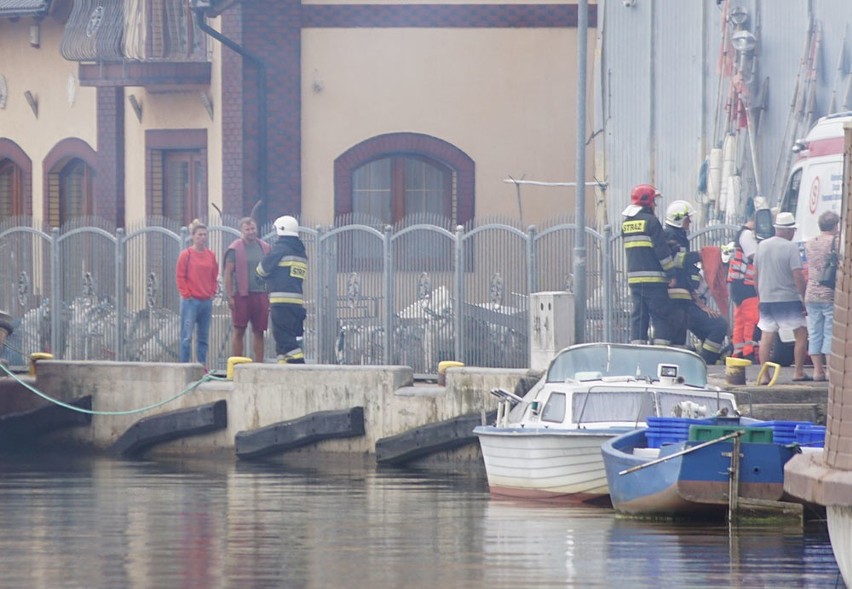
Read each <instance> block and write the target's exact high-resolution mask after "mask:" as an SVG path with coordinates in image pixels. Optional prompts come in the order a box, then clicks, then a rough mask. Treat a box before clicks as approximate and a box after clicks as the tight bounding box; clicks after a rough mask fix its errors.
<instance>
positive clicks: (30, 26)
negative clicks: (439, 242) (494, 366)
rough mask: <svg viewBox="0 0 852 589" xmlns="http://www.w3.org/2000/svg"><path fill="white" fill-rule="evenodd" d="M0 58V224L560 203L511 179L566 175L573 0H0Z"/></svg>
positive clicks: (440, 211)
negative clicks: (18, 219) (420, 0)
mask: <svg viewBox="0 0 852 589" xmlns="http://www.w3.org/2000/svg"><path fill="white" fill-rule="evenodd" d="M596 14H597V10H596V5H595V3H591V6H590V7H589V21H588V22H589V26H590V27H594V26H595V25H596ZM590 38H591V41H590V42H589V45H590V51H589V53H588V54H589V56H590V61H591V56H593V55H594V52H593V50H592V49H593V45H594V35H593V34H592V35H590ZM0 63H2V64H3V65H2V66H0V76H2V79H0V84H2V86H0V91H2V94H0V215H2V217H3V218H4V219H6V218H10V217H15V216H32V217H34V218H36V219H43V220H44V222H45V224H46V225H47V226H50V227H61V226H64V225H65V224H66V223H67V222H69V221H70V220H71V219H73V218H77V217H92V216H94V217H100V218H103V219H106V220H107V221H108V222H111V223H115V224H116V225H117V226H125V225H133V224H136V223H142V222H144V221H145V220H146V219H148V220H150V219H152V218H153V219H158V218H160V219H162V220H163V222H164V223H169V224H175V225H177V226H180V225H185V224H187V223H189V221H191V220H192V219H193V218H196V217H198V218H202V219H214V218H216V217H214V215H216V214H217V213H221V214H223V215H226V216H230V217H240V216H242V215H245V214H249V213H250V212H252V211H254V213H255V214H256V215H257V216H258V217H259V218H260V219H261V221H266V222H268V221H270V220H272V219H274V218H275V217H277V216H278V215H281V214H294V215H297V216H298V217H300V219H302V221H303V224H304V223H305V222H306V221H307V222H310V223H323V224H331V223H335V222H337V221H338V220H339V219H341V218H346V219H350V218H358V219H373V220H376V221H377V222H379V223H382V224H385V223H394V222H396V221H399V220H401V219H402V218H404V217H408V216H411V215H419V214H427V215H429V217H430V218H438V219H442V220H444V221H445V222H446V224H447V225H448V226H454V225H456V224H463V223H466V222H468V221H470V220H472V219H473V218H474V216H476V215H480V216H495V215H496V216H501V217H504V218H510V219H512V218H515V219H517V218H521V219H523V220H524V221H525V222H536V221H540V220H542V219H546V218H550V217H552V216H554V214H559V213H565V214H571V213H573V208H574V189H573V188H560V189H553V188H540V187H525V188H524V196H523V200H521V199H520V198H519V197H518V195H517V192H516V187H515V186H513V185H512V184H510V183H507V182H506V180H507V179H508V178H510V177H512V178H521V177H524V178H528V179H534V180H544V181H563V182H564V181H571V180H572V179H573V178H574V177H575V172H576V169H575V162H576V153H575V152H576V142H577V141H576V106H577V92H576V78H577V70H578V67H577V5H576V4H572V3H563V2H555V1H553V0H543V1H538V2H527V3H522V2H516V1H505V0H496V1H493V2H488V3H485V2H467V3H463V2H459V1H457V0H439V1H435V2H431V3H424V4H411V3H407V2H393V1H386V0H378V1H377V0H374V1H372V2H370V3H359V4H356V3H352V2H342V1H340V0H301V1H300V0H244V1H242V2H233V1H226V2H215V1H198V0H192V1H191V2H189V1H188V0H127V1H125V2H101V1H99V0H53V1H49V0H40V1H39V0H6V1H4V2H0ZM587 161H588V162H590V163H591V162H592V161H593V158H592V157H591V156H590V157H588V158H587ZM587 176H588V177H591V168H590V171H589V173H587Z"/></svg>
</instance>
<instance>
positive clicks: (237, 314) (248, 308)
mask: <svg viewBox="0 0 852 589" xmlns="http://www.w3.org/2000/svg"><path fill="white" fill-rule="evenodd" d="M231 317H232V318H233V320H234V327H248V324H249V322H251V330H252V331H254V332H255V333H260V332H262V331H266V328H267V327H268V326H269V294H268V293H265V292H250V293H249V294H248V295H247V296H244V297H242V296H240V295H236V296H235V297H234V309H233V311H232V312H231Z"/></svg>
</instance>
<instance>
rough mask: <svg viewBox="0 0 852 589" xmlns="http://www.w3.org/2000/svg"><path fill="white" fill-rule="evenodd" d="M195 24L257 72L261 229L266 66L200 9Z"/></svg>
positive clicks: (262, 217)
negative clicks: (229, 37) (226, 35)
mask: <svg viewBox="0 0 852 589" xmlns="http://www.w3.org/2000/svg"><path fill="white" fill-rule="evenodd" d="M193 10H194V11H195V17H196V22H197V23H198V28H199V29H201V30H202V31H204V32H205V33H207V34H208V35H210V36H211V37H213V38H214V39H216V40H217V41H219V42H220V43H221V44H222V45H224V46H225V47H227V48H228V49H230V50H232V51H234V52H235V53H238V54H240V55H241V56H242V57H243V59H245V60H247V61H249V62H251V64H252V65H254V67H255V69H256V71H257V102H258V104H257V125H258V129H257V145H258V148H257V175H258V181H257V185H258V192H259V193H260V194H259V196H260V202H259V203H258V205H259V206H258V207H257V219H255V221H257V227H258V229H261V230H262V228H263V225H264V224H265V223H266V214H267V205H268V202H267V192H268V178H267V175H266V165H267V151H266V150H267V146H266V119H267V116H266V66H265V65H264V63H263V60H261V59H260V58H259V57H257V56H256V55H254V54H253V53H251V52H249V51H248V50H247V49H246V48H245V47H242V46H241V45H238V44H237V43H235V42H234V41H232V40H231V39H228V38H227V37H225V36H224V35H222V33H220V32H219V31H217V30H216V29H214V28H212V27H210V25H208V24H207V21H206V20H205V16H204V9H203V8H202V7H194V8H193Z"/></svg>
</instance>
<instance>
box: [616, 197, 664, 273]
mask: <svg viewBox="0 0 852 589" xmlns="http://www.w3.org/2000/svg"><path fill="white" fill-rule="evenodd" d="M621 236H622V239H623V241H624V251H625V254H626V256H627V284H666V283H667V282H668V280H669V277H671V276H673V273H674V260H672V257H671V252H670V251H669V247H668V245H667V244H666V240H665V238H664V237H663V227H662V225H660V221H659V219H657V217H656V216H654V214H653V212H652V210H651V209H650V208H648V207H645V208H643V209H642V210H640V211H639V212H638V213H636V214H635V215H633V216H632V217H626V218H625V219H624V221H623V222H622V223H621Z"/></svg>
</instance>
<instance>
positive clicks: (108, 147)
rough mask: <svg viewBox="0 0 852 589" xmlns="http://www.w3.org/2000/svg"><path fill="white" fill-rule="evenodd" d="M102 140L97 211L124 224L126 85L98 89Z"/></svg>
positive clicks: (96, 186)
mask: <svg viewBox="0 0 852 589" xmlns="http://www.w3.org/2000/svg"><path fill="white" fill-rule="evenodd" d="M97 103H98V106H97V119H98V135H97V137H98V139H97V140H98V144H97V166H96V169H95V177H94V179H93V191H94V203H93V204H94V207H93V208H94V213H95V215H97V216H99V217H103V218H105V219H108V220H110V221H114V222H115V223H116V225H117V226H119V227H123V226H124V88H122V87H120V86H105V87H99V88H98V89H97Z"/></svg>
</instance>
